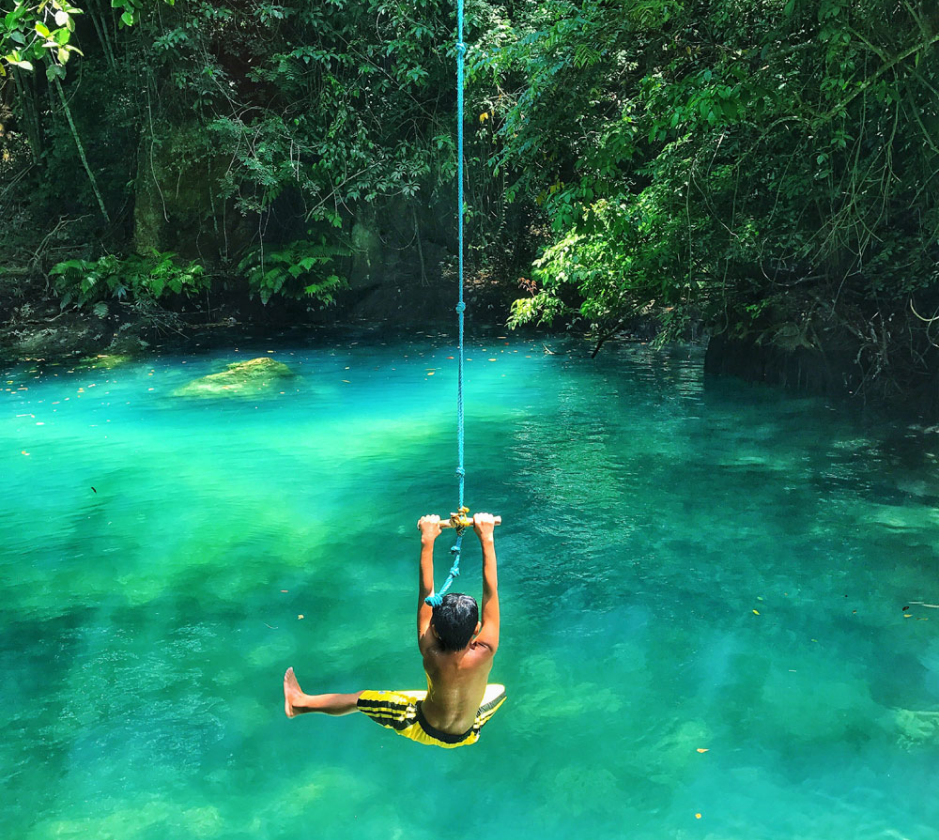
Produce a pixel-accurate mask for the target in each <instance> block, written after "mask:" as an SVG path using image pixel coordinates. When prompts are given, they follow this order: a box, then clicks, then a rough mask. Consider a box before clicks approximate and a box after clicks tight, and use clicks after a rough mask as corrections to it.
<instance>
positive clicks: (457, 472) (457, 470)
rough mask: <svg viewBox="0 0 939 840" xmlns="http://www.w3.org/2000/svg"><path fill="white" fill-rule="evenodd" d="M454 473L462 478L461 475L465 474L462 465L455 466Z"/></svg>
mask: <svg viewBox="0 0 939 840" xmlns="http://www.w3.org/2000/svg"><path fill="white" fill-rule="evenodd" d="M456 474H457V475H458V476H459V477H460V478H463V476H465V475H466V470H464V469H463V467H457V468H456Z"/></svg>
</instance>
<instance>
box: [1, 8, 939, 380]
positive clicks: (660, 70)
mask: <svg viewBox="0 0 939 840" xmlns="http://www.w3.org/2000/svg"><path fill="white" fill-rule="evenodd" d="M7 7H8V12H7V13H6V14H5V16H3V17H2V18H0V56H2V61H0V65H2V68H3V69H2V73H3V76H2V78H0V85H2V88H0V91H2V95H0V123H2V125H3V127H4V129H3V131H2V132H0V213H2V214H3V218H4V220H5V222H7V223H9V225H8V226H7V225H5V227H6V228H7V232H6V233H5V235H4V242H3V243H2V247H3V248H4V249H5V250H7V251H8V252H12V251H14V250H15V248H16V247H19V245H18V243H17V242H16V233H15V232H14V231H15V230H17V229H20V228H22V226H23V225H24V224H28V225H30V230H32V231H35V230H37V229H38V230H45V231H47V232H50V233H49V235H47V236H46V238H44V239H43V240H42V245H41V246H40V249H42V248H45V249H47V250H48V252H49V256H48V258H45V257H44V253H39V252H35V253H32V254H31V256H30V258H31V260H32V262H31V264H40V265H41V264H44V263H43V260H44V259H45V263H47V265H46V269H47V270H48V267H49V266H51V265H52V264H54V262H56V261H60V260H61V258H62V257H63V256H72V257H74V256H75V254H74V253H63V249H64V248H65V247H66V246H67V245H68V243H72V244H73V245H74V244H76V243H81V242H88V243H91V244H90V246H88V247H87V248H86V252H85V253H81V254H79V255H78V256H79V257H80V258H81V259H86V260H90V261H95V260H97V259H99V258H100V257H102V256H103V255H106V254H108V253H122V254H129V253H131V252H132V251H133V250H134V248H135V247H136V249H137V250H139V251H141V252H143V253H147V252H148V250H147V249H150V248H153V249H156V250H157V251H158V252H160V253H165V252H167V251H174V250H175V251H178V252H180V253H181V254H183V256H184V257H185V258H186V260H190V261H196V262H204V263H206V264H209V263H210V264H211V271H212V272H213V273H215V274H225V273H227V274H228V275H230V276H237V277H239V278H241V281H242V283H243V289H244V290H246V291H248V292H251V293H253V294H256V295H259V296H260V297H261V298H262V299H264V300H268V299H270V297H271V296H273V295H288V296H296V295H298V294H299V295H301V296H303V295H309V296H311V297H312V298H313V299H317V300H320V301H322V302H327V301H329V300H331V299H332V297H333V296H334V294H335V292H336V291H337V290H338V288H339V287H340V286H341V284H342V280H341V278H342V276H343V271H344V266H345V264H346V262H345V261H347V258H348V255H349V252H350V249H351V236H350V234H351V230H352V227H353V225H354V223H355V221H356V219H357V218H358V216H359V215H360V213H361V211H362V208H363V207H381V206H383V204H382V203H383V202H387V201H389V200H397V201H399V202H400V201H407V202H411V203H412V204H413V205H423V206H425V207H426V206H434V207H437V206H449V204H448V203H452V195H453V192H454V190H453V178H454V175H455V156H454V144H453V139H452V138H453V134H454V131H453V123H454V120H455V95H454V81H455V80H454V54H455V53H454V38H453V26H454V10H453V4H452V3H451V2H450V0H323V2H318V3H309V2H305V0H280V2H275V0H220V2H205V0H176V2H175V3H173V2H171V0H111V2H110V6H109V5H108V2H107V0H79V3H78V6H76V5H72V4H70V3H68V2H66V0H42V2H40V0H7ZM79 7H80V8H79ZM466 40H467V42H468V44H469V52H468V55H467V62H468V79H467V83H468V92H467V112H466V114H465V115H464V117H465V120H466V127H467V131H468V150H467V153H468V159H469V160H468V163H469V167H468V171H469V175H468V176H467V177H468V181H467V184H466V188H467V202H468V214H469V215H468V218H469V223H470V231H469V233H470V242H471V260H470V264H471V266H472V267H473V269H474V270H475V271H476V272H477V273H478V274H479V275H480V276H492V275H493V274H496V275H498V274H502V275H506V274H508V275H510V279H511V280H512V281H513V282H516V281H517V282H518V283H519V286H520V292H519V300H518V301H517V302H516V304H515V306H514V308H513V310H512V313H511V319H512V321H513V323H516V324H520V323H525V322H547V323H555V324H557V323H563V324H568V325H570V324H575V323H576V324H581V325H583V326H586V327H589V328H591V329H593V330H594V331H595V332H596V335H597V337H598V339H599V340H600V341H602V340H603V339H604V338H605V337H606V336H608V335H610V334H613V333H615V332H616V331H617V330H618V329H619V328H620V327H621V326H622V324H623V323H625V322H628V321H629V319H630V318H632V317H633V316H635V315H636V314H637V313H638V314H642V313H653V314H654V315H655V316H656V317H657V318H658V319H659V320H660V322H661V323H663V325H664V326H665V330H666V332H665V334H666V335H676V334H682V333H683V332H684V331H686V330H687V329H688V327H689V325H702V326H704V327H706V328H707V329H709V330H710V331H712V332H723V333H725V334H727V335H730V336H739V337H746V338H748V339H750V340H754V341H758V342H766V343H774V344H777V345H779V346H780V347H783V348H789V349H791V348H796V347H817V346H821V345H822V344H824V343H825V341H827V340H830V339H831V335H832V334H834V333H838V334H839V335H840V336H842V337H847V339H849V340H850V342H853V343H852V345H851V346H852V348H853V349H852V352H856V353H857V358H858V360H861V361H863V363H864V365H865V370H866V371H867V372H868V374H869V376H870V378H871V379H872V380H873V379H878V378H881V379H885V380H890V381H892V382H895V383H897V384H898V385H899V387H901V388H902V387H903V382H902V380H904V377H906V378H907V379H909V378H911V377H912V378H915V377H916V376H921V375H925V374H926V373H928V372H929V371H934V370H935V369H936V368H937V359H936V357H935V344H934V338H936V336H935V335H934V333H935V331H936V330H937V329H939V328H937V327H935V326H934V325H935V324H936V323H937V322H936V321H933V320H931V319H932V318H933V316H934V313H936V312H937V311H939V269H937V265H939V239H937V237H939V202H937V196H939V193H937V182H936V180H935V176H936V173H937V171H939V60H937V48H939V7H937V6H936V4H935V3H934V2H932V0H578V1H577V2H574V0H536V2H530V1H529V0H503V1H502V2H497V0H467V37H466ZM52 231H58V233H56V236H51V232H52ZM174 235H175V240H174V239H173V236H174ZM192 242H196V243H197V244H198V247H197V248H193V247H192V246H191V244H187V243H192ZM449 244H450V247H451V249H452V240H451V242H450V243H449ZM416 245H417V246H418V247H419V246H420V239H419V238H418V241H417V243H416ZM187 248H188V249H189V250H188V251H187ZM506 254H512V255H514V256H513V258H512V259H507V258H506ZM422 259H423V258H422ZM422 264H423V263H422ZM937 343H939V342H937Z"/></svg>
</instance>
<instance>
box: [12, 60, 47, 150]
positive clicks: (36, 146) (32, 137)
mask: <svg viewBox="0 0 939 840" xmlns="http://www.w3.org/2000/svg"><path fill="white" fill-rule="evenodd" d="M10 70H11V71H12V72H11V75H12V76H13V86H14V88H15V89H16V95H17V98H18V99H19V104H20V110H21V111H22V114H23V125H24V127H25V128H26V140H27V142H28V143H29V150H30V152H32V155H33V162H34V163H37V164H38V163H40V161H41V159H42V152H43V148H44V144H43V141H42V125H41V123H40V122H39V108H38V107H37V106H36V96H35V92H34V90H33V85H32V83H31V79H30V78H29V77H28V76H24V74H23V71H22V70H20V69H19V68H18V67H11V68H10Z"/></svg>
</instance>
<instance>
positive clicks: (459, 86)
mask: <svg viewBox="0 0 939 840" xmlns="http://www.w3.org/2000/svg"><path fill="white" fill-rule="evenodd" d="M465 55H466V44H464V43H463V0H457V3H456V168H457V189H456V192H457V229H458V231H459V248H460V268H459V281H460V297H459V301H458V303H457V305H456V316H457V324H458V327H459V329H458V332H459V348H458V353H457V358H458V359H459V361H458V363H457V385H456V437H457V458H458V462H457V467H456V476H457V481H458V482H459V487H460V492H459V496H460V501H459V505H458V506H457V511H459V515H460V516H462V515H463V513H462V512H463V493H464V489H465V484H466V470H465V469H464V467H463V433H464V424H463V313H464V312H465V311H466V304H465V303H464V302H463V58H464V56H465ZM462 550H463V529H462V528H458V529H457V532H456V542H455V543H454V544H453V548H451V549H450V551H451V553H452V554H453V565H452V566H451V567H450V572H449V574H448V575H447V580H446V582H445V583H444V585H443V586H441V587H440V591H439V592H435V593H434V594H433V595H428V596H427V597H426V598H425V599H424V601H425V603H428V604H430V605H431V606H432V607H439V606H440V603H441V601H442V600H443V596H444V595H446V594H447V590H448V589H449V588H450V587H451V586H452V585H453V581H454V579H455V578H458V577H459V576H460V552H461V551H462Z"/></svg>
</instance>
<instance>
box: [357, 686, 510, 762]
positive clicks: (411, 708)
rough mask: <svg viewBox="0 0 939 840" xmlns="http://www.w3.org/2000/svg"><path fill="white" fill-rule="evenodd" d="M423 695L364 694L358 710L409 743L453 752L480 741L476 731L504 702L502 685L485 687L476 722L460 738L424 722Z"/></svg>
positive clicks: (401, 693) (366, 692)
mask: <svg viewBox="0 0 939 840" xmlns="http://www.w3.org/2000/svg"><path fill="white" fill-rule="evenodd" d="M426 696H427V692H426V691H363V692H362V695H361V696H360V697H359V702H358V707H359V711H360V712H364V713H365V714H367V715H368V716H369V717H370V718H371V719H372V720H373V721H375V723H378V724H380V725H381V726H384V727H385V728H386V729H393V730H394V731H395V732H397V733H398V734H399V735H403V736H404V737H405V738H408V739H410V740H411V741H417V742H418V743H419V744H432V745H433V746H435V747H444V748H445V749H453V748H454V747H463V746H466V745H467V744H475V743H476V742H477V741H478V740H479V730H480V729H482V728H483V726H485V725H486V723H487V722H488V721H489V718H491V717H492V716H493V715H494V714H495V713H496V711H497V710H498V708H499V706H501V705H502V704H503V703H504V702H505V686H504V685H487V686H486V693H485V694H484V695H483V702H482V705H481V706H480V707H479V711H478V712H476V721H475V722H474V723H473V725H472V727H470V729H468V730H467V731H466V732H464V733H463V734H462V735H451V734H450V733H449V732H441V731H440V730H439V729H435V728H434V727H433V726H431V725H430V724H429V723H428V722H427V719H426V718H425V717H424V713H423V712H422V711H421V701H422V700H423V699H424V698H425V697H426Z"/></svg>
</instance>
